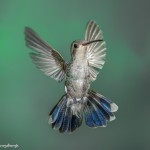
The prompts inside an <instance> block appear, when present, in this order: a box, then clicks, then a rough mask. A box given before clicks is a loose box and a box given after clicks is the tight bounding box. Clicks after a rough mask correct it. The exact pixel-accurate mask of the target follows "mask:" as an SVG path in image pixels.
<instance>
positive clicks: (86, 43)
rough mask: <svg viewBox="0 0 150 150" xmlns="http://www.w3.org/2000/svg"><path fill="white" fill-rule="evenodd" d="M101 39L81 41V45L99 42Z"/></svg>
mask: <svg viewBox="0 0 150 150" xmlns="http://www.w3.org/2000/svg"><path fill="white" fill-rule="evenodd" d="M101 41H103V40H93V41H88V42H83V43H82V45H83V46H86V45H89V44H91V43H94V42H101Z"/></svg>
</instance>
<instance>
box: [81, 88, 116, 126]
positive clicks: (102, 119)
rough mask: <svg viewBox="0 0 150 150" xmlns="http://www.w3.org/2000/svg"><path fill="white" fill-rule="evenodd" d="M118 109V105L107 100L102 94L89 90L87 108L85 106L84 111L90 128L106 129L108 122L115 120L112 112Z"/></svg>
mask: <svg viewBox="0 0 150 150" xmlns="http://www.w3.org/2000/svg"><path fill="white" fill-rule="evenodd" d="M112 104H113V105H112ZM112 106H113V107H112ZM117 108H118V107H117V105H116V104H114V103H113V102H111V101H109V100H107V99H106V98H105V97H103V96H101V95H100V94H98V93H96V92H94V91H92V90H89V92H88V94H87V106H85V109H84V114H85V122H86V124H87V125H88V126H89V127H97V126H103V127H105V126H106V124H107V121H112V120H114V119H115V116H114V114H113V113H112V112H114V111H116V110H117Z"/></svg>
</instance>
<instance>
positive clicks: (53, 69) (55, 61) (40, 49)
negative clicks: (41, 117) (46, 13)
mask: <svg viewBox="0 0 150 150" xmlns="http://www.w3.org/2000/svg"><path fill="white" fill-rule="evenodd" d="M25 40H26V45H27V46H28V47H29V48H31V49H33V50H34V52H31V53H30V57H31V59H32V61H33V62H34V64H35V65H36V67H37V68H39V69H40V70H41V71H43V72H44V73H45V75H47V76H50V77H52V78H54V79H55V80H56V81H62V80H63V79H64V78H65V68H66V62H65V61H64V59H63V57H62V56H61V55H60V54H59V53H58V52H57V51H56V50H54V49H53V48H52V47H51V46H49V45H48V44H47V43H46V42H44V41H43V40H41V38H40V37H39V36H38V35H37V34H36V33H35V32H34V31H33V30H32V29H31V28H29V27H26V28H25Z"/></svg>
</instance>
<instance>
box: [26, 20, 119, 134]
mask: <svg viewBox="0 0 150 150" xmlns="http://www.w3.org/2000/svg"><path fill="white" fill-rule="evenodd" d="M25 40H26V45H27V47H29V48H31V49H33V50H34V52H32V53H30V56H31V58H32V61H33V62H34V63H35V65H36V67H37V68H39V69H40V70H41V71H43V72H44V73H45V75H47V76H49V77H51V78H54V79H55V80H56V81H58V82H61V81H62V80H65V93H64V95H63V96H62V97H61V98H60V100H59V102H58V103H57V104H56V105H55V107H54V108H53V109H52V111H51V112H50V114H49V115H50V118H49V121H48V122H49V124H51V125H52V128H53V129H57V130H59V131H60V132H61V133H64V132H67V133H71V132H73V131H74V130H76V129H77V128H79V127H80V126H81V124H82V120H83V115H84V117H85V123H86V125H87V126H89V127H93V128H95V127H105V126H106V124H107V121H112V120H114V119H115V116H114V114H113V112H116V111H117V109H118V106H117V105H116V104H115V103H113V102H112V101H110V100H108V99H107V98H106V97H104V96H103V95H101V94H99V93H97V92H95V91H93V90H91V89H90V84H91V83H92V82H93V81H94V80H96V77H97V75H98V73H99V70H100V69H102V67H103V65H104V63H105V56H106V43H105V41H104V39H103V35H102V31H101V30H100V28H99V26H98V25H97V24H96V23H95V22H94V21H92V20H91V21H89V22H88V25H87V27H86V31H85V37H84V40H75V41H73V42H72V44H71V49H70V50H71V60H70V62H69V63H66V62H65V60H64V59H63V57H62V56H61V55H60V54H59V53H58V52H57V51H56V50H55V49H54V48H52V47H51V46H49V45H48V44H47V43H46V42H44V41H43V40H42V39H41V38H40V37H39V36H38V35H37V34H36V33H35V32H34V31H33V30H32V29H31V28H29V27H25Z"/></svg>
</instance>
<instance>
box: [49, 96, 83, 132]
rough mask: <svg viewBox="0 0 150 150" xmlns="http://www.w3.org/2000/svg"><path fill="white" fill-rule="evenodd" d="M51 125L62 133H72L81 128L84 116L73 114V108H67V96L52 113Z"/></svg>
mask: <svg viewBox="0 0 150 150" xmlns="http://www.w3.org/2000/svg"><path fill="white" fill-rule="evenodd" d="M49 123H50V124H52V128H54V129H58V130H59V132H60V133H64V132H67V133H71V132H73V131H75V130H76V129H77V128H78V127H80V126H81V124H82V115H81V114H80V115H79V116H76V115H75V114H73V112H72V110H71V107H70V106H67V96H66V95H64V96H63V97H62V98H61V99H60V101H59V102H58V103H57V104H56V106H55V107H54V108H53V110H52V111H51V112H50V119H49Z"/></svg>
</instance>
